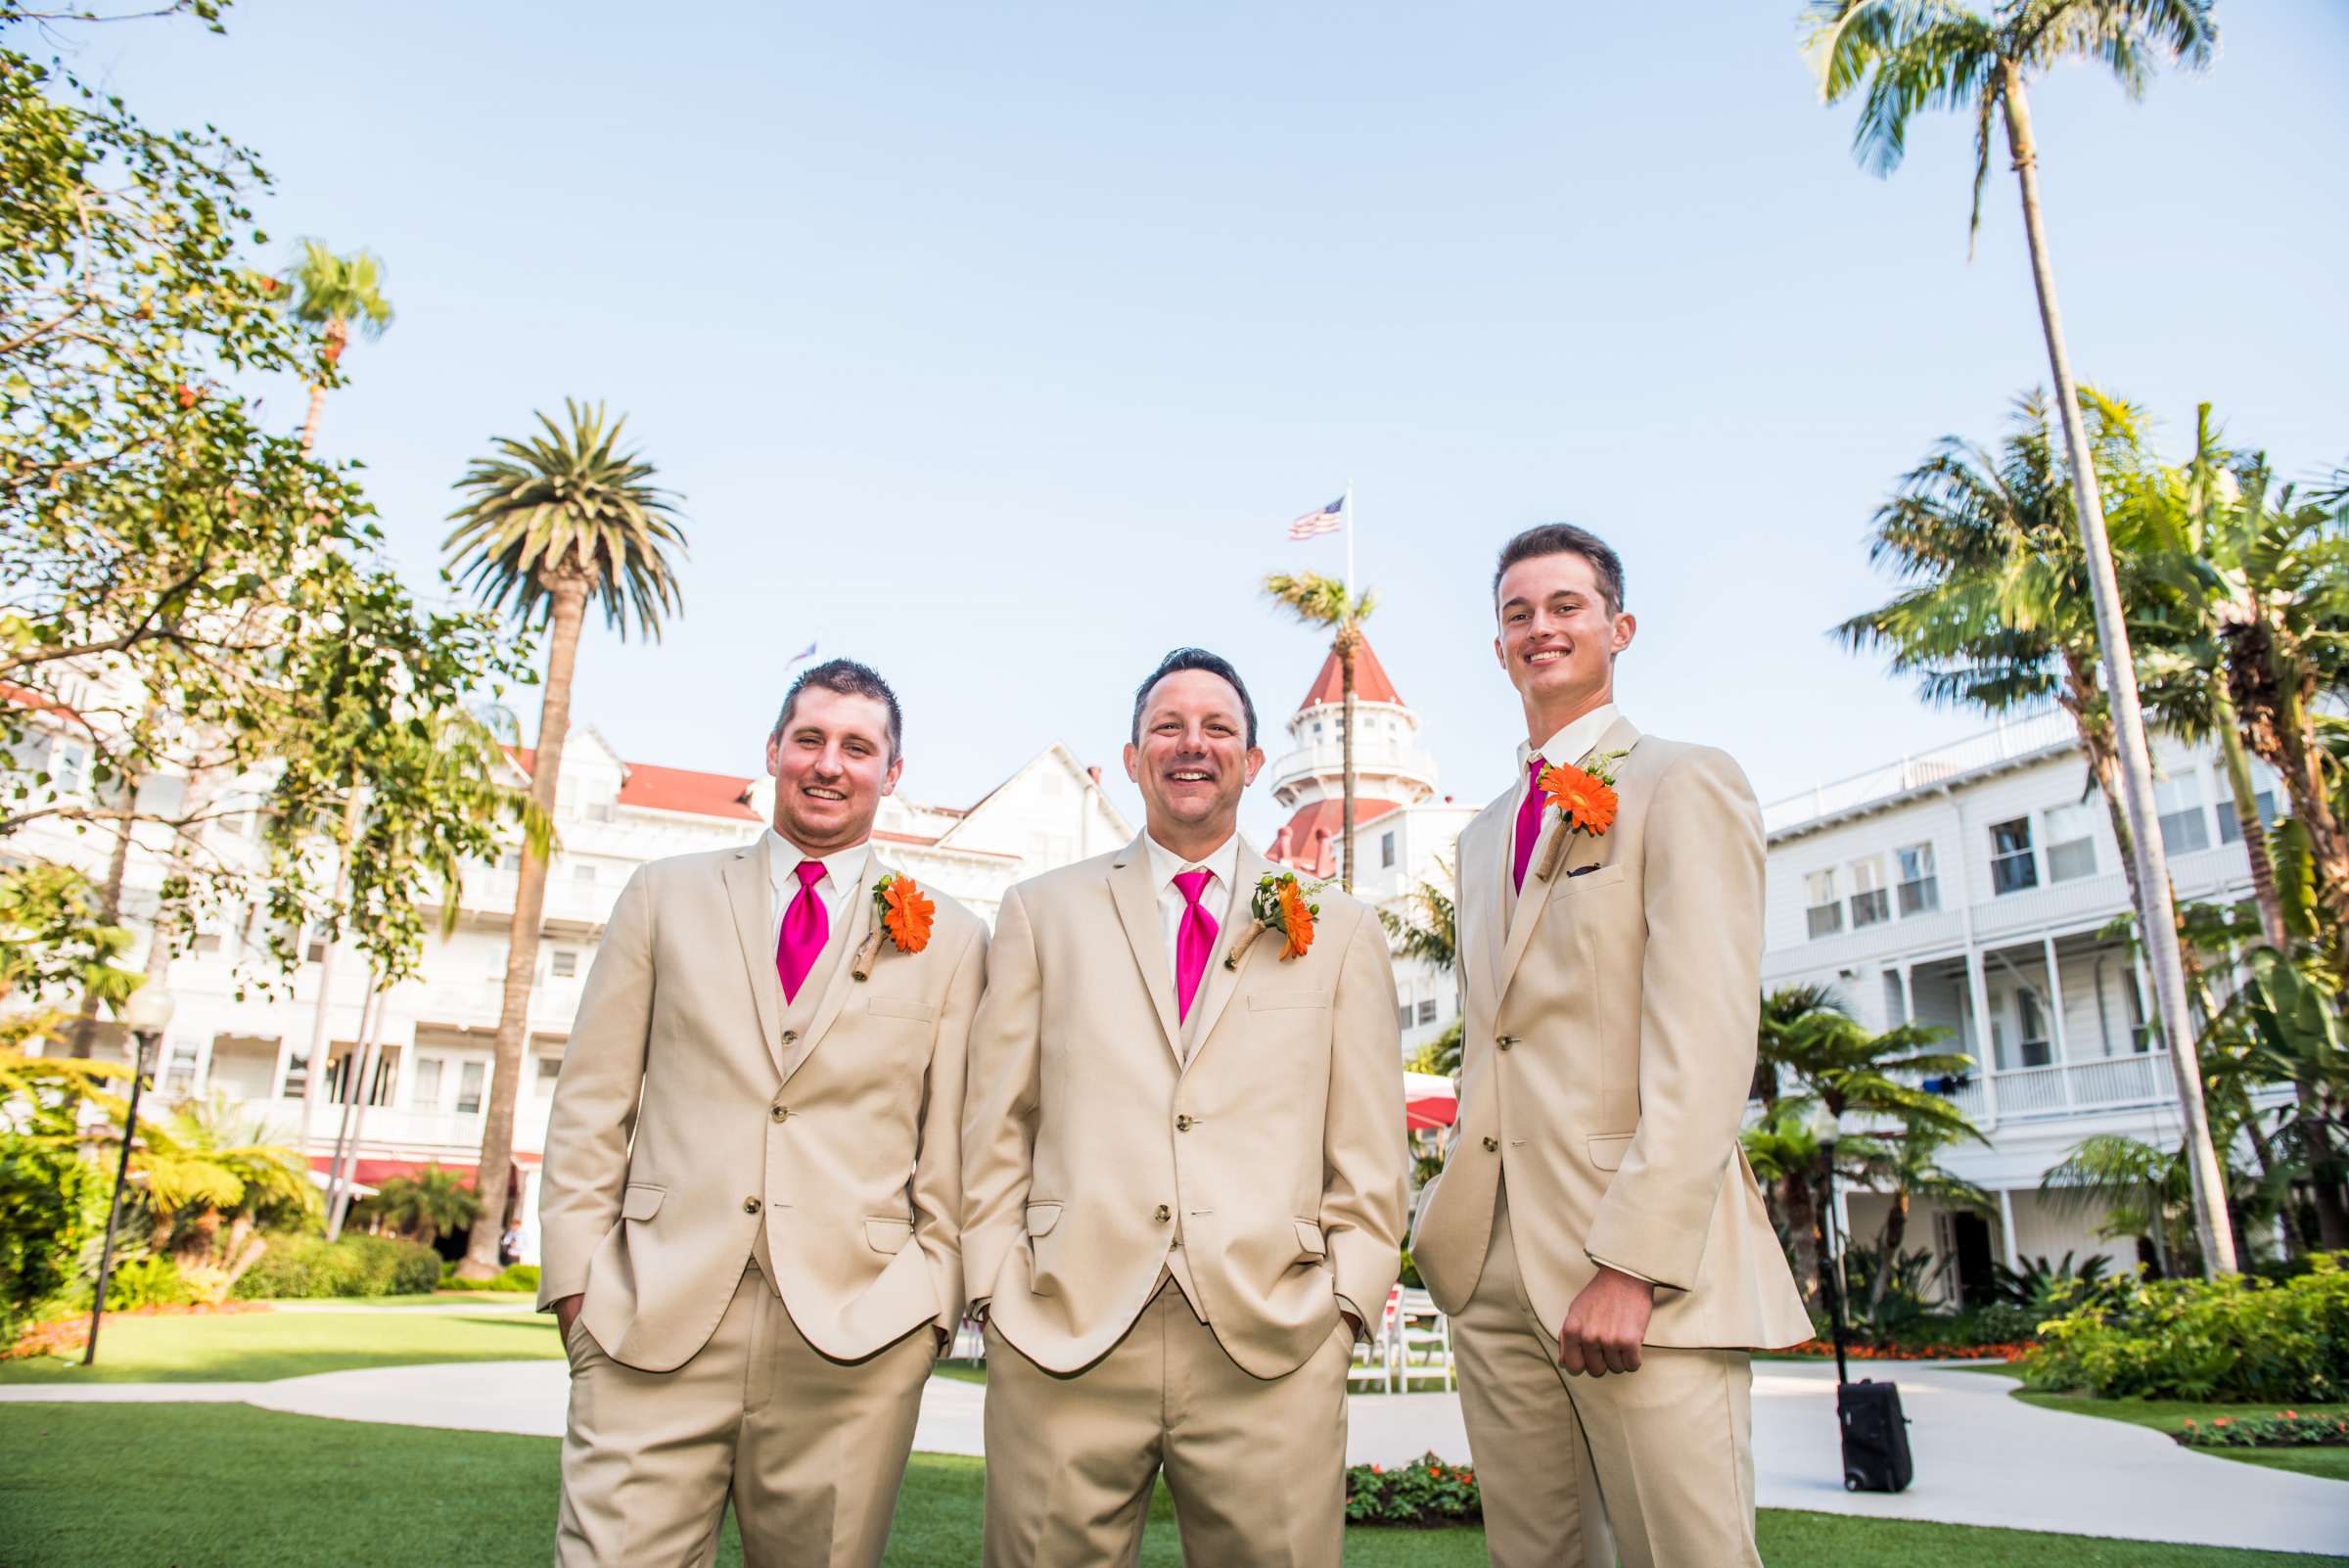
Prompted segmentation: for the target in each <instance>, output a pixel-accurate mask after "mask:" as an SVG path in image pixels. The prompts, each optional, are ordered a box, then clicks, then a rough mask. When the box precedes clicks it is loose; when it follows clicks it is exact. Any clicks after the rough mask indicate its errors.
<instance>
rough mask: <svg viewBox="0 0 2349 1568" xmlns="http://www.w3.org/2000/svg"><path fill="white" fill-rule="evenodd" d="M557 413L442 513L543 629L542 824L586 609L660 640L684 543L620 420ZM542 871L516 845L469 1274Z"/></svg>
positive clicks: (480, 1265)
mask: <svg viewBox="0 0 2349 1568" xmlns="http://www.w3.org/2000/svg"><path fill="white" fill-rule="evenodd" d="M564 407H565V409H566V410H567V412H568V415H569V423H568V427H564V426H558V425H556V423H555V422H554V421H553V420H551V419H549V418H547V417H546V415H544V414H543V413H542V414H540V415H539V416H538V423H539V426H540V430H541V434H540V435H538V436H536V437H534V438H530V439H529V440H527V441H526V440H515V439H512V438H506V437H499V438H497V439H496V442H495V444H496V447H497V453H498V455H496V456H494V457H483V458H476V459H475V460H474V462H473V465H472V467H470V468H469V469H467V470H466V472H465V476H464V477H463V478H462V479H460V480H459V481H458V482H457V488H458V489H459V490H460V491H463V492H465V494H466V496H467V499H466V501H465V503H464V504H463V505H462V506H460V507H459V508H458V509H457V510H456V511H455V512H453V513H451V514H450V518H451V520H452V521H453V522H455V524H456V525H457V526H456V528H455V529H454V530H451V531H450V533H449V535H448V541H447V551H448V554H449V557H450V560H451V563H452V565H454V566H456V567H458V568H459V569H460V570H461V572H462V575H463V576H465V577H466V578H467V579H469V580H470V581H472V582H473V584H474V585H475V586H476V588H478V589H479V590H480V591H481V593H482V594H483V596H484V598H485V599H486V600H487V601H488V603H489V604H490V605H491V606H492V607H493V608H495V609H498V610H500V611H503V612H505V613H506V614H508V615H510V616H511V617H512V618H513V619H514V620H515V621H517V622H519V623H522V625H523V626H524V627H525V628H527V629H530V630H532V631H535V630H537V629H540V628H542V627H544V628H549V629H550V630H551V635H550V637H549V639H548V643H547V654H546V682H545V687H544V692H545V695H544V698H543V700H542V703H541V706H540V708H539V711H538V737H537V749H536V752H535V753H534V755H533V756H532V758H531V761H530V796H531V799H532V800H533V801H535V802H536V803H537V806H538V809H539V810H540V811H542V812H544V813H545V814H546V815H547V816H548V817H549V818H551V817H552V816H553V815H554V809H555V791H556V787H557V784H558V783H559V781H560V779H561V776H562V770H563V747H564V743H565V741H566V740H567V739H568V737H569V735H570V731H571V685H572V675H573V671H574V669H575V668H576V664H577V661H578V648H579V628H580V625H581V623H583V622H584V621H585V619H586V614H587V605H588V601H589V600H591V599H592V600H595V601H597V602H598V603H600V604H601V605H602V607H603V611H604V621H605V623H606V624H607V625H609V626H610V627H611V628H612V629H613V630H615V631H617V632H619V633H620V634H621V635H622V637H625V636H626V635H627V633H628V630H629V627H630V626H631V625H633V626H634V627H636V628H637V629H639V630H641V631H642V632H643V633H644V634H645V635H647V636H649V637H652V638H655V639H658V638H659V636H660V634H661V619H662V617H663V616H664V615H667V614H668V613H670V612H672V611H674V610H675V609H676V607H677V604H678V594H677V580H676V564H675V560H674V557H677V556H681V555H683V553H684V549H685V536H684V533H683V531H682V530H681V529H680V528H679V527H678V523H677V517H676V510H675V506H674V504H673V503H674V499H675V498H674V497H673V496H672V494H671V493H670V492H669V491H668V490H665V489H661V488H658V487H656V486H655V485H654V484H652V483H651V481H652V478H653V474H654V469H653V465H652V464H650V463H648V462H645V461H644V460H643V459H642V458H641V457H639V456H638V455H637V454H636V453H634V452H622V451H621V450H619V449H618V448H619V443H620V436H621V429H622V426H623V425H625V424H626V421H625V420H624V419H621V420H615V421H613V422H611V423H610V424H609V425H607V424H606V422H605V415H604V410H603V406H602V405H601V404H597V405H596V406H595V407H593V408H588V407H584V406H582V405H580V404H578V403H576V402H572V401H569V400H567V401H566V402H565V404H564ZM546 868H547V856H546V854H545V853H540V852H539V851H538V850H536V849H534V848H532V847H529V846H526V847H525V848H524V851H523V856H522V875H521V878H520V879H519V886H518V887H517V888H516V890H515V895H514V920H513V924H512V926H511V927H510V928H509V931H508V935H507V939H506V978H505V992H504V999H503V1002H502V1003H501V1006H500V1010H499V1013H498V1021H497V1045H496V1058H495V1062H494V1064H493V1067H492V1072H491V1078H490V1087H489V1114H488V1115H487V1116H486V1117H484V1119H483V1128H482V1164H481V1180H482V1188H481V1192H482V1216H481V1218H480V1220H478V1221H477V1222H475V1224H474V1227H473V1234H472V1238H471V1243H470V1245H469V1246H468V1248H467V1251H466V1257H465V1261H464V1263H463V1264H462V1265H460V1266H459V1270H458V1271H459V1272H460V1273H461V1274H462V1275H464V1277H466V1278H469V1279H486V1278H487V1277H489V1276H490V1275H491V1274H494V1273H496V1272H497V1270H498V1263H497V1239H498V1234H499V1230H500V1227H501V1226H503V1224H504V1223H505V1210H506V1194H507V1190H508V1187H509V1185H510V1181H511V1176H512V1172H511V1166H510V1162H511V1161H512V1158H513V1151H514V1105H515V1100H516V1097H517V1094H518V1091H519V1087H520V1084H521V1081H522V1054H523V1047H524V1045H525V1044H526V1043H527V1041H526V1038H525V1037H526V1035H527V1033H528V1030H529V1026H530V985H531V981H532V979H533V978H534V975H535V972H536V969H537V963H538V924H539V918H540V915H541V914H542V912H543V910H544V907H545V899H546Z"/></svg>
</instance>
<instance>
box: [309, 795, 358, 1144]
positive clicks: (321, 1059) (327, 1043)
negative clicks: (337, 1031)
mask: <svg viewBox="0 0 2349 1568" xmlns="http://www.w3.org/2000/svg"><path fill="white" fill-rule="evenodd" d="M360 821H361V816H360V809H359V778H358V769H357V768H355V767H354V768H352V769H351V776H350V782H349V785H348V793H347V794H345V796H344V799H343V842H342V844H341V845H340V846H338V847H337V849H336V852H335V907H336V908H337V909H340V908H341V907H342V906H343V901H344V900H345V899H347V898H348V897H349V896H350V853H351V848H352V846H353V845H355V844H356V843H357V842H358V837H359V824H360ZM294 940H295V941H296V942H297V943H299V944H300V945H301V946H302V947H306V946H307V945H309V940H310V934H309V933H308V932H307V931H298V932H296V933H295V934H294ZM341 946H342V943H341V942H340V941H334V942H329V943H328V944H327V945H326V951H324V952H322V953H320V954H319V955H318V1004H317V1006H316V1007H315V1008H313V1009H312V1010H311V1013H310V1051H309V1055H307V1056H306V1057H304V1058H303V1062H304V1063H305V1065H304V1066H303V1068H302V1075H301V1141H300V1142H299V1143H297V1144H295V1145H294V1150H295V1152H296V1153H297V1154H299V1155H300V1156H301V1157H302V1159H303V1161H304V1162H307V1161H308V1159H309V1157H310V1140H311V1139H312V1138H313V1137H315V1136H316V1135H317V1132H318V1101H319V1097H320V1095H321V1094H323V1093H324V1092H325V1089H324V1084H325V1083H326V1064H327V1059H328V1058H329V1057H330V1056H332V1055H333V1054H334V1039H333V1038H332V1030H331V1029H330V1028H329V1025H328V1021H327V1019H328V1011H329V1009H330V1008H331V1007H332V1006H333V1003H334V994H335V954H336V951H337V950H338V949H339V948H340V947H341ZM300 956H301V948H300V947H297V948H296V949H295V957H296V959H297V960H299V958H300Z"/></svg>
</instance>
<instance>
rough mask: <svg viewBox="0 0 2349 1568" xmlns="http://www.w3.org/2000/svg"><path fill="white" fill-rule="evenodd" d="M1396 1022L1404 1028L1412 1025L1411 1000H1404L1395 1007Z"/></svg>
mask: <svg viewBox="0 0 2349 1568" xmlns="http://www.w3.org/2000/svg"><path fill="white" fill-rule="evenodd" d="M1395 1022H1396V1024H1397V1025H1398V1026H1399V1027H1401V1028H1404V1029H1408V1028H1410V1027H1411V1004H1410V1003H1409V1002H1407V1001H1406V1002H1404V1003H1403V1004H1401V1005H1400V1006H1398V1007H1397V1008H1396V1009H1395Z"/></svg>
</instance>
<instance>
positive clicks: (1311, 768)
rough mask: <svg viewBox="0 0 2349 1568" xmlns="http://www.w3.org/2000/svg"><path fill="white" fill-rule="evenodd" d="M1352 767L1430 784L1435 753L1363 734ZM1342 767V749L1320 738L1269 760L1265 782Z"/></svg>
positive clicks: (1273, 783)
mask: <svg viewBox="0 0 2349 1568" xmlns="http://www.w3.org/2000/svg"><path fill="white" fill-rule="evenodd" d="M1354 767H1355V772H1356V773H1357V774H1362V773H1400V774H1402V775H1404V776H1405V777H1406V778H1416V779H1423V780H1425V781H1426V782H1427V784H1428V786H1429V787H1430V788H1433V787H1434V785H1435V781H1436V760H1435V757H1434V756H1433V755H1432V754H1430V753H1428V752H1424V751H1421V750H1420V749H1419V748H1418V747H1416V746H1398V745H1396V744H1395V743H1394V742H1393V741H1389V740H1382V739H1380V738H1378V737H1376V736H1364V737H1363V738H1362V741H1361V743H1360V744H1359V745H1358V746H1356V747H1355V749H1354ZM1345 769H1346V749H1345V748H1344V747H1343V746H1341V745H1340V744H1339V743H1338V742H1336V741H1323V742H1321V743H1320V744H1319V745H1315V746H1308V747H1305V748H1303V749H1301V750H1298V751H1294V752H1290V753H1288V754H1287V755H1285V756H1283V757H1281V758H1279V759H1278V760H1277V761H1274V762H1273V763H1272V766H1271V769H1270V772H1269V778H1268V782H1269V783H1270V785H1271V787H1272V788H1274V789H1278V788H1279V787H1280V786H1281V785H1282V784H1284V783H1287V782H1288V781H1289V780H1291V779H1297V778H1310V777H1312V776H1313V775H1314V774H1324V775H1329V776H1333V777H1334V776H1336V775H1338V774H1341V773H1343V772H1344V771H1345Z"/></svg>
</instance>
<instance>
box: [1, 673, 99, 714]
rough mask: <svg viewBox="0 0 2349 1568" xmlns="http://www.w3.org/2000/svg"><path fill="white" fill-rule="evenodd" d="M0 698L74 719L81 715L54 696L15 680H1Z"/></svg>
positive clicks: (46, 712)
mask: <svg viewBox="0 0 2349 1568" xmlns="http://www.w3.org/2000/svg"><path fill="white" fill-rule="evenodd" d="M0 698H4V699H6V700H7V701H9V702H12V703H15V704H17V705H18V706H19V707H23V708H33V709H38V710H39V711H41V712H42V713H45V714H63V715H66V716H67V717H68V718H72V719H78V718H80V717H81V715H79V714H77V713H75V712H74V711H73V710H72V709H70V708H68V707H67V706H66V705H65V704H64V703H61V702H58V701H56V700H55V699H54V698H49V697H44V696H42V695H41V694H40V693H39V692H37V691H34V690H33V689H32V688H31V687H30V686H20V685H18V684H17V683H16V682H15V681H13V680H0Z"/></svg>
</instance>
